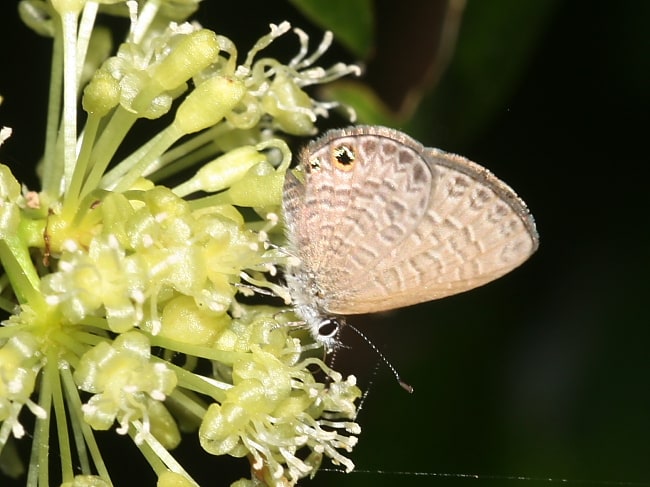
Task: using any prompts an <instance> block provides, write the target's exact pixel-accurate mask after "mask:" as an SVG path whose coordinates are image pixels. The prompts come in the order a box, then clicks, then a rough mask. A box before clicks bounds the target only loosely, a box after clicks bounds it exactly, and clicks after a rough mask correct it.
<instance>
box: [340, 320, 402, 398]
mask: <svg viewBox="0 0 650 487" xmlns="http://www.w3.org/2000/svg"><path fill="white" fill-rule="evenodd" d="M347 326H349V327H350V328H352V329H353V330H354V332H355V333H356V334H357V335H359V336H360V337H361V338H363V340H364V341H365V342H366V343H367V344H368V345H369V346H370V348H372V349H373V350H374V351H375V353H376V354H377V355H378V356H379V358H380V359H381V361H382V362H384V364H386V367H388V368H389V369H390V371H391V372H392V373H393V375H394V376H395V379H397V383H398V384H399V385H400V387H401V388H402V389H404V390H405V391H406V392H408V393H409V394H412V393H413V386H412V385H411V384H408V383H406V382H404V381H403V380H402V378H401V377H400V376H399V373H398V372H397V369H396V368H395V367H393V364H391V363H390V362H389V361H388V359H387V358H386V356H385V355H384V354H383V353H381V350H379V349H378V348H377V345H375V344H374V343H372V341H371V340H370V338H368V337H367V336H366V335H364V334H363V333H361V331H360V330H359V329H357V328H355V327H354V326H352V325H350V324H349V323H348V324H347Z"/></svg>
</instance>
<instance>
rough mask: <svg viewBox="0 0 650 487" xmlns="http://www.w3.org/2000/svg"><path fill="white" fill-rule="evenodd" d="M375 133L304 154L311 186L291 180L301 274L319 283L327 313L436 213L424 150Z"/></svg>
mask: <svg viewBox="0 0 650 487" xmlns="http://www.w3.org/2000/svg"><path fill="white" fill-rule="evenodd" d="M369 129H371V127H355V128H353V129H347V130H339V131H331V132H328V133H327V134H326V136H325V137H323V138H321V139H318V140H317V141H315V142H313V143H311V144H310V145H309V146H308V147H307V148H306V150H305V151H304V152H303V154H302V155H301V167H302V169H303V171H302V174H300V175H299V176H301V177H302V178H303V179H304V181H300V180H299V179H298V178H297V177H296V176H294V175H293V174H287V179H286V182H285V188H284V191H285V194H284V214H285V220H286V225H287V229H288V232H287V233H288V236H289V240H290V247H291V250H292V252H294V253H295V254H296V255H297V256H298V257H299V259H300V261H301V268H300V272H301V273H302V274H303V275H305V276H312V277H313V279H314V280H315V281H316V282H315V283H314V285H315V286H316V287H317V288H318V293H316V294H317V295H316V296H314V298H315V299H316V300H319V302H318V303H315V304H316V305H318V306H319V307H321V308H325V309H326V308H327V305H328V303H329V302H330V299H334V300H337V299H338V298H337V296H338V295H339V293H344V292H345V291H344V289H340V286H341V285H343V287H344V288H345V287H347V286H348V285H350V284H351V281H350V280H351V279H355V278H357V276H359V275H364V274H365V273H366V272H367V269H368V265H369V264H370V263H372V262H375V261H376V260H377V259H379V258H381V257H382V256H384V255H387V254H388V253H389V252H390V251H391V250H392V249H393V248H394V247H395V246H396V245H398V244H399V243H400V242H402V241H404V239H405V238H406V236H407V235H408V233H409V232H411V231H413V229H414V227H415V226H416V225H417V223H418V219H419V216H420V215H421V214H422V213H423V212H424V211H425V210H426V208H427V206H428V202H429V198H430V188H431V178H432V174H431V171H430V170H429V167H428V165H427V163H426V162H425V161H424V159H422V158H421V157H420V156H419V155H418V154H419V152H421V151H422V147H421V146H420V145H419V144H417V143H415V142H414V141H412V140H411V139H408V140H409V141H411V142H413V143H414V144H415V146H414V147H412V146H410V145H408V144H406V139H407V138H406V137H405V136H404V141H402V140H399V139H398V140H390V139H386V138H385V137H375V136H373V135H372V134H370V133H366V132H364V130H369ZM347 157H350V158H351V159H350V160H349V161H348V160H347V159H346V158H347ZM308 285H309V283H308ZM321 297H322V298H321Z"/></svg>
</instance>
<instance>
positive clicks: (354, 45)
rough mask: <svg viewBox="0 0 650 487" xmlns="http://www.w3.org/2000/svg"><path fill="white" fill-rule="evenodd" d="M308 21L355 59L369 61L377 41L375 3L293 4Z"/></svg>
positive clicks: (302, 0)
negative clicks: (328, 32) (350, 53)
mask: <svg viewBox="0 0 650 487" xmlns="http://www.w3.org/2000/svg"><path fill="white" fill-rule="evenodd" d="M291 3H292V4H293V5H294V6H295V7H296V8H297V9H299V10H300V11H301V12H302V13H303V14H304V15H305V16H306V17H308V18H309V19H311V20H312V22H314V23H315V24H317V25H319V26H320V27H323V28H324V29H328V30H331V31H332V32H333V33H334V36H335V37H336V39H337V40H338V41H339V42H340V43H341V44H343V45H344V46H345V47H346V48H348V49H349V50H350V51H351V52H352V53H353V54H354V55H355V56H357V57H359V58H361V59H365V58H367V57H368V55H369V54H370V51H371V49H372V46H373V38H374V18H373V13H374V12H373V6H372V1H371V0H291Z"/></svg>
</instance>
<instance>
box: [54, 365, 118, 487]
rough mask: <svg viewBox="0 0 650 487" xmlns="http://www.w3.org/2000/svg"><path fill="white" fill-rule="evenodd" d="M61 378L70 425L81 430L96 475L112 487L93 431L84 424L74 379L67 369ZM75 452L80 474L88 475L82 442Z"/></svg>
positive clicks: (88, 466)
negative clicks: (70, 420)
mask: <svg viewBox="0 0 650 487" xmlns="http://www.w3.org/2000/svg"><path fill="white" fill-rule="evenodd" d="M61 378H62V379H63V386H64V388H65V392H66V399H67V401H68V403H69V405H70V408H69V411H70V415H71V417H72V424H73V426H74V425H76V426H77V428H79V429H81V432H82V434H83V439H84V440H85V445H86V446H87V447H88V450H89V451H90V455H91V457H92V459H93V463H94V464H95V468H96V469H97V474H98V475H99V476H100V477H101V478H102V479H104V480H105V481H106V482H108V484H109V485H113V484H112V482H111V477H110V475H109V474H108V469H107V468H106V464H105V463H104V460H103V458H102V454H101V452H100V450H99V446H98V445H97V441H96V440H95V436H94V434H93V430H92V429H91V428H90V426H89V425H88V423H86V422H85V421H84V419H83V415H82V413H81V407H82V406H81V399H79V392H78V389H77V386H76V384H75V383H74V379H73V378H72V374H71V373H70V370H69V369H68V368H64V369H62V370H61ZM80 443H81V446H82V448H80V446H79V445H80ZM77 451H78V452H79V458H80V460H81V469H82V473H84V474H90V465H89V464H88V461H87V460H85V461H84V458H86V459H87V453H86V448H85V447H84V446H83V442H82V441H79V440H77ZM82 451H83V455H82V453H81V452H82ZM84 465H85V466H84Z"/></svg>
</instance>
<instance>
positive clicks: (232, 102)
mask: <svg viewBox="0 0 650 487" xmlns="http://www.w3.org/2000/svg"><path fill="white" fill-rule="evenodd" d="M196 6H197V5H196V4H195V3H194V2H186V4H183V5H178V4H177V3H175V2H166V1H162V2H161V1H153V0H152V1H139V2H135V1H129V2H121V1H106V2H94V1H84V0H47V1H41V0H24V1H23V2H21V6H20V9H19V10H20V12H21V15H22V17H23V19H24V20H25V22H26V23H27V25H29V26H30V27H32V28H33V29H34V30H35V31H37V32H38V33H40V34H44V35H48V36H50V37H52V38H53V64H52V79H51V85H50V102H49V106H48V118H47V120H48V122H47V129H46V133H45V153H44V155H43V158H42V162H41V164H40V167H39V175H40V178H41V185H42V186H41V188H40V189H36V190H33V191H28V190H27V189H26V188H21V185H20V183H19V182H18V181H17V180H16V179H15V177H14V176H13V174H12V173H11V171H10V169H9V168H8V167H7V166H4V165H0V263H1V265H2V270H3V272H4V275H3V276H2V277H0V307H1V308H2V309H3V310H4V311H5V312H6V314H7V316H8V317H7V319H5V320H4V321H3V322H2V326H1V327H0V423H1V424H0V452H2V451H3V450H4V453H7V452H10V450H11V449H12V448H13V447H14V443H13V442H14V441H26V440H27V437H28V435H27V434H26V433H27V432H26V430H25V427H24V426H23V424H22V423H21V420H20V417H21V413H22V412H23V411H24V410H25V409H26V410H28V411H29V412H30V413H31V414H32V415H33V416H34V417H35V426H34V430H33V432H32V435H33V441H32V453H31V457H30V460H29V465H28V467H27V477H26V485H28V486H41V485H43V486H45V485H53V484H55V483H59V484H60V485H65V486H73V485H74V486H82V485H83V486H85V485H112V481H111V476H110V472H109V471H108V469H107V468H106V465H105V463H104V461H103V458H102V451H101V446H100V445H99V444H98V443H97V441H96V440H95V437H94V432H95V431H100V430H113V431H115V432H116V433H117V434H120V435H125V436H128V437H130V438H131V439H132V441H133V442H134V444H135V445H136V446H137V447H138V448H139V450H140V451H141V453H142V456H143V458H144V459H145V460H146V461H147V462H148V463H149V465H150V466H151V468H152V469H153V470H154V472H155V473H156V474H157V476H158V479H159V484H160V485H196V482H195V481H194V479H193V478H192V475H191V473H190V472H188V471H186V469H185V468H184V467H183V466H182V465H180V464H179V463H178V462H177V461H176V460H175V459H174V456H173V454H172V453H171V451H172V450H173V449H174V448H176V447H178V446H179V444H181V440H182V435H181V433H180V432H181V427H180V426H179V425H180V424H182V425H183V429H187V426H188V425H194V428H195V430H196V433H197V434H198V436H199V439H200V442H201V445H202V446H203V448H204V449H205V451H206V452H207V454H211V455H230V456H232V457H245V458H247V459H248V460H249V462H250V464H251V475H252V477H251V480H250V481H245V480H241V481H238V484H239V485H243V484H242V482H253V479H254V481H255V482H257V483H260V482H262V483H264V484H267V485H294V484H295V483H296V482H297V481H298V480H299V479H301V478H304V477H306V476H313V475H314V474H315V473H316V471H317V469H318V468H319V466H320V463H321V461H322V459H323V458H324V457H329V458H330V459H331V460H332V461H333V462H334V463H335V464H340V465H343V466H344V467H345V468H346V469H347V470H351V469H352V468H353V464H352V462H351V461H350V460H349V459H348V458H347V457H346V456H345V454H344V453H343V452H349V451H351V449H352V448H353V447H354V445H355V443H356V441H357V435H358V434H359V427H358V425H357V424H356V423H355V422H354V417H355V414H356V407H355V401H356V400H357V399H358V398H359V396H360V391H359V389H358V387H357V386H356V384H355V380H354V377H347V378H344V377H342V376H341V375H340V374H339V373H338V372H336V371H334V370H332V369H330V368H329V367H327V366H326V365H325V364H324V363H323V362H322V361H321V360H320V359H315V358H310V357H309V353H308V352H309V351H310V350H311V349H313V348H314V344H313V343H312V342H311V341H310V339H308V338H305V336H304V334H301V333H300V331H301V330H299V329H298V328H297V327H296V326H294V325H293V324H292V322H293V320H295V317H294V316H292V315H291V313H287V312H281V311H286V309H285V307H277V306H268V305H261V304H257V305H251V304H244V303H243V302H242V300H241V296H242V295H244V294H251V293H255V292H259V291H262V292H265V293H271V294H275V295H277V296H279V297H281V298H283V299H284V301H285V303H286V304H289V298H288V293H287V290H286V289H285V288H284V286H283V285H282V284H281V283H278V282H276V280H275V279H274V276H275V275H276V273H277V270H278V268H281V267H283V266H284V265H285V264H286V263H287V259H289V257H288V256H287V255H286V254H285V253H284V252H283V251H282V250H281V246H282V243H283V233H282V225H281V216H280V215H279V209H280V205H281V198H282V186H283V181H284V175H285V173H286V171H287V170H288V169H289V164H290V162H291V151H290V149H289V146H288V145H287V143H286V142H285V140H283V137H285V136H286V135H294V136H311V135H313V134H315V133H316V131H317V129H316V126H315V122H316V121H317V119H318V117H323V116H327V114H328V112H329V111H330V110H331V109H332V108H334V107H335V106H336V103H332V102H321V101H317V100H314V99H313V98H311V96H310V95H309V94H308V92H307V91H306V88H307V87H308V86H311V85H314V84H320V83H326V82H329V81H331V80H333V79H336V78H338V77H341V76H345V75H348V74H357V73H358V68H357V67H356V66H347V65H344V64H335V65H334V66H332V67H330V68H327V69H324V68H321V67H320V66H317V65H316V63H317V61H318V59H319V58H320V56H321V55H322V54H323V53H324V52H325V51H326V49H327V47H328V46H329V44H330V43H331V35H329V34H327V35H326V36H325V37H324V40H323V42H322V43H321V44H320V46H318V47H317V48H316V50H315V51H314V52H313V53H312V54H309V51H310V49H309V44H308V38H307V36H306V35H305V34H304V33H303V32H302V31H300V30H298V29H295V30H294V32H295V33H296V34H297V38H298V41H299V45H300V47H299V50H298V54H297V55H296V56H295V57H294V58H293V59H291V60H289V61H288V62H287V63H285V64H283V63H282V62H281V61H280V60H276V59H273V58H268V57H267V58H265V57H262V53H263V51H264V49H265V48H266V47H268V46H269V45H270V44H271V43H272V42H274V41H275V39H277V38H278V37H280V36H283V35H285V34H287V33H288V31H289V30H290V26H289V24H288V23H286V22H285V23H282V24H280V25H278V26H275V25H271V30H270V32H269V33H268V34H266V35H263V36H262V37H261V38H260V39H259V41H258V42H257V43H256V44H255V45H254V46H253V48H252V49H251V50H250V51H249V52H248V53H247V54H246V56H245V57H244V61H243V62H241V59H240V56H239V54H238V51H237V49H236V47H235V44H234V43H233V42H232V41H231V40H230V39H228V38H226V37H224V36H221V35H219V34H217V33H215V32H213V31H211V30H208V29H205V28H203V27H201V26H200V25H198V24H197V23H195V22H193V23H189V22H187V20H186V19H187V18H188V16H189V15H191V14H192V13H193V12H194V10H195V9H196ZM100 13H104V14H112V13H117V14H120V15H124V16H126V17H127V18H128V19H129V21H130V29H129V33H128V35H127V38H126V39H125V40H124V41H123V42H121V43H120V44H119V45H118V46H116V48H115V49H113V50H111V49H109V47H108V46H109V43H108V39H109V37H108V36H107V31H106V30H104V29H102V28H101V27H99V26H97V25H95V22H96V20H97V19H98V18H100V17H99V16H98V15H99V14H100ZM111 53H112V54H111ZM153 119H160V120H167V121H168V122H167V125H166V127H164V128H163V129H162V130H160V131H159V132H157V133H154V134H152V135H151V137H150V138H148V139H143V140H139V141H136V143H135V144H133V140H132V139H133V138H132V136H131V129H132V128H133V127H134V126H135V125H136V124H139V125H146V124H147V123H148V122H149V121H150V120H153ZM8 135H9V133H8V130H6V129H4V130H3V131H2V133H1V134H0V143H2V142H4V141H5V140H6V139H7V138H8ZM125 139H127V141H126V142H125ZM128 141H131V144H132V145H131V147H132V148H131V151H130V155H127V156H126V157H123V156H121V155H118V154H122V153H124V152H125V151H124V148H125V147H126V146H127V144H128ZM206 364H209V366H210V367H209V369H210V370H211V371H212V372H210V373H207V372H206V367H205V365H206ZM315 370H319V371H320V375H319V376H318V377H317V376H316V375H315ZM52 424H53V425H54V426H55V428H54V429H52V428H51V425H52ZM51 431H52V432H54V434H53V435H50V432H51ZM54 443H55V444H57V448H58V450H59V452H60V455H59V456H58V457H57V458H56V463H54V462H53V459H51V458H49V456H48V452H49V449H50V446H51V445H52V444H54ZM206 456H207V455H206ZM3 458H9V455H3ZM18 470H19V469H16V468H14V469H13V471H16V472H17V471H18Z"/></svg>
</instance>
